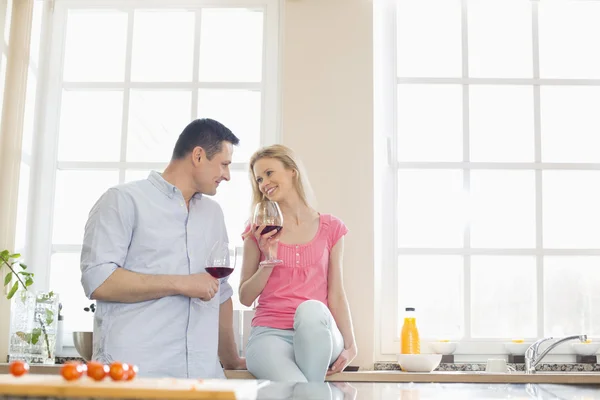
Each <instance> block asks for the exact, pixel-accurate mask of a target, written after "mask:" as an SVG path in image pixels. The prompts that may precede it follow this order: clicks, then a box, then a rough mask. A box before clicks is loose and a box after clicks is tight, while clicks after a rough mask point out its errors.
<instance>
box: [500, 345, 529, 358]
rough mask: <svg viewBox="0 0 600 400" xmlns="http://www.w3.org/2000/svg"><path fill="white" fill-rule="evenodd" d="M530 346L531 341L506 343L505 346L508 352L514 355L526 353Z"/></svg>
mask: <svg viewBox="0 0 600 400" xmlns="http://www.w3.org/2000/svg"><path fill="white" fill-rule="evenodd" d="M529 346H531V343H513V342H511V343H504V348H505V349H506V351H507V352H508V354H512V355H513V356H523V355H525V351H527V349H528V348H529Z"/></svg>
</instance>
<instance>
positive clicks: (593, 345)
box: [571, 342, 600, 356]
mask: <svg viewBox="0 0 600 400" xmlns="http://www.w3.org/2000/svg"><path fill="white" fill-rule="evenodd" d="M571 347H572V348H573V351H574V352H575V354H579V355H580V356H593V355H594V354H596V353H598V350H600V342H590V343H572V344H571Z"/></svg>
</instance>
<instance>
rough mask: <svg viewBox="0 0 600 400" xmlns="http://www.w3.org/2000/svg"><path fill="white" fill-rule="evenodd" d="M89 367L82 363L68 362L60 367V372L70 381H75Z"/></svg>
mask: <svg viewBox="0 0 600 400" xmlns="http://www.w3.org/2000/svg"><path fill="white" fill-rule="evenodd" d="M86 370H87V367H86V366H85V365H83V364H80V363H67V364H65V365H63V366H62V367H61V369H60V374H61V375H62V377H63V378H65V379H66V380H68V381H75V380H77V379H79V378H81V376H82V375H83V374H84V373H85V371H86Z"/></svg>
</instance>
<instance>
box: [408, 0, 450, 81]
mask: <svg viewBox="0 0 600 400" xmlns="http://www.w3.org/2000/svg"><path fill="white" fill-rule="evenodd" d="M460 14H461V5H460V1H459V0H419V1H414V0H400V1H398V8H397V66H398V76H400V77H458V76H461V74H462V72H461V71H462V67H461V66H462V61H461V57H462V56H461V54H462V51H461V23H460V21H461V15H460Z"/></svg>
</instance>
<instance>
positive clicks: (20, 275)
mask: <svg viewBox="0 0 600 400" xmlns="http://www.w3.org/2000/svg"><path fill="white" fill-rule="evenodd" d="M20 258H21V255H20V254H18V253H15V254H11V252H9V251H8V250H2V251H1V252H0V272H2V274H4V272H3V271H4V270H5V269H8V273H7V274H6V276H4V287H5V288H8V287H9V286H10V285H11V283H12V281H13V279H14V278H16V279H17V281H16V282H15V283H14V284H13V285H12V287H11V288H10V290H9V292H8V294H7V295H6V298H7V299H9V300H10V299H12V297H13V296H14V295H15V293H16V292H17V290H19V284H21V286H22V288H23V292H21V300H22V301H25V298H26V292H27V288H29V286H31V285H33V275H34V274H33V272H27V265H25V264H24V263H22V262H20V261H19V259H20ZM52 298H54V292H49V293H47V294H42V295H39V296H37V298H36V301H38V302H46V301H50V300H51V299H52ZM36 320H37V321H38V322H39V324H40V326H41V328H34V329H33V330H32V331H31V333H25V332H16V333H15V334H16V335H17V336H18V337H19V338H20V339H22V340H23V341H25V342H27V343H31V344H34V345H35V344H37V343H38V342H39V340H40V336H42V334H43V335H44V341H45V344H46V349H47V351H48V357H50V354H51V352H50V342H49V341H48V334H47V332H46V326H48V325H51V324H52V322H54V313H53V312H52V310H48V309H46V315H45V318H43V319H42V318H41V317H40V316H39V315H38V316H37V317H36ZM44 320H45V321H44Z"/></svg>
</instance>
